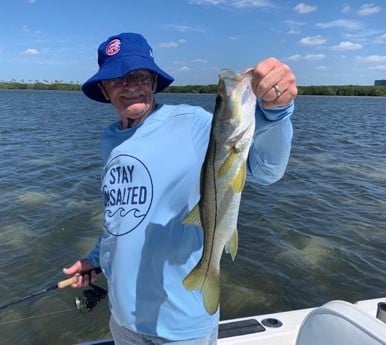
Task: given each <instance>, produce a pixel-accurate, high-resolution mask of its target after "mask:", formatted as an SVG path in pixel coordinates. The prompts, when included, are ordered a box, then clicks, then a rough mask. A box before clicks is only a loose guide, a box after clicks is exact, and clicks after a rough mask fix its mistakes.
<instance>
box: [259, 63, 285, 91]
mask: <svg viewBox="0 0 386 345" xmlns="http://www.w3.org/2000/svg"><path fill="white" fill-rule="evenodd" d="M281 65H282V63H281V62H280V61H279V60H278V59H276V58H269V59H266V60H264V61H262V62H260V63H259V64H257V65H256V67H255V69H254V75H253V80H252V88H253V91H254V92H255V94H256V97H257V98H263V96H264V94H265V93H266V92H267V91H268V90H269V89H270V88H272V87H273V86H274V85H275V83H276V82H277V81H279V80H280V79H282V78H283V74H284V71H283V70H282V69H281V68H280V67H281Z"/></svg>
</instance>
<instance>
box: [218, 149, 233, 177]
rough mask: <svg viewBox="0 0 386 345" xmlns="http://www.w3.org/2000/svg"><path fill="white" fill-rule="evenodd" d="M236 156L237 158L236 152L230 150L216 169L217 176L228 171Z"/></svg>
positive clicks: (223, 174)
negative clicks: (217, 169)
mask: <svg viewBox="0 0 386 345" xmlns="http://www.w3.org/2000/svg"><path fill="white" fill-rule="evenodd" d="M236 158H237V153H236V152H234V151H231V152H230V153H229V155H228V157H227V158H226V159H225V161H224V163H223V164H222V165H221V167H220V169H219V171H218V176H225V175H226V173H227V172H228V171H229V169H230V168H231V167H232V165H233V163H234V162H235V160H236Z"/></svg>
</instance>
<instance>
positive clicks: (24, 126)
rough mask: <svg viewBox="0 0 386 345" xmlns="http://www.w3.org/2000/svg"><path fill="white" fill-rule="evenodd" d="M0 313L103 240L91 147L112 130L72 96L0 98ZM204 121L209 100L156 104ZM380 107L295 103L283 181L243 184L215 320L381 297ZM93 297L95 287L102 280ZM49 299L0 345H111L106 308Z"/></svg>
mask: <svg viewBox="0 0 386 345" xmlns="http://www.w3.org/2000/svg"><path fill="white" fill-rule="evenodd" d="M0 99H1V102H0V123H1V127H0V140H1V148H0V150H1V151H0V193H1V198H0V252H1V256H0V265H1V270H0V305H1V304H3V303H7V302H9V301H10V300H12V299H14V298H18V297H22V296H25V295H28V294H30V293H32V292H34V291H37V290H40V289H44V288H46V287H48V286H50V285H54V284H55V283H56V282H57V281H59V280H60V279H62V278H63V275H62V274H61V268H62V267H64V266H66V265H68V264H70V263H72V262H73V261H74V260H75V259H77V258H79V257H82V256H83V255H85V254H86V253H87V252H88V250H89V248H91V246H92V245H93V244H94V241H95V240H96V238H97V236H98V234H99V231H100V227H101V200H100V194H99V183H100V171H101V168H102V167H101V162H100V158H99V145H100V144H99V137H100V132H101V131H102V129H103V128H104V127H105V126H106V125H107V124H108V123H110V122H111V121H113V120H115V119H116V115H115V113H114V111H113V110H112V109H111V107H110V106H109V105H103V104H98V103H95V102H92V101H88V100H87V99H86V98H85V97H84V96H83V95H82V94H81V93H78V92H58V91H52V92H51V91H42V92H39V91H0ZM159 101H160V102H167V103H180V102H185V103H190V104H199V105H202V106H204V107H206V108H207V109H209V110H212V109H213V105H214V96H213V95H178V94H177V95H176V94H173V95H168V94H161V95H159ZM385 116H386V99H385V98H355V97H312V96H308V97H307V96H304V97H298V98H297V101H296V114H295V116H294V117H293V124H294V128H295V137H294V144H293V151H292V155H291V159H290V162H289V165H288V169H287V173H286V175H285V177H284V178H283V179H282V180H281V181H279V182H277V183H276V184H274V185H271V186H267V187H261V186H255V185H250V184H248V185H247V186H246V189H245V193H244V197H243V200H242V205H241V211H240V222H239V234H240V235H239V236H240V239H239V242H240V243H239V252H238V256H237V258H236V261H235V262H234V263H232V262H231V260H230V259H229V257H228V256H223V260H222V314H221V316H222V318H230V317H241V316H247V315H253V314H261V313H269V312H275V311H283V310H289V309H293V308H304V307H312V306H317V305H320V304H323V303H324V302H326V301H328V300H330V299H345V300H349V301H355V300H359V299H367V298H375V297H382V296H385V295H386V293H385V285H386V278H385V271H386V250H385V249H386V233H385V229H386V226H385V225H386V213H385V210H386V196H385V191H386V174H385V171H386V152H385V149H384V148H385V140H386V139H385V138H386V129H385V127H386V126H385V124H386V121H385ZM99 282H100V285H101V286H105V282H104V280H103V279H99ZM80 294H81V290H78V289H65V290H56V291H52V292H49V293H46V294H44V295H42V296H40V297H36V298H34V299H31V300H29V301H28V302H25V303H22V304H18V305H16V306H13V307H10V308H7V309H5V310H1V311H0V344H22V345H24V344H28V345H29V344H43V345H46V344H63V345H67V344H68V345H70V344H73V343H77V342H81V341H86V340H91V339H96V338H102V337H108V336H109V331H108V326H107V324H108V308H107V303H106V300H104V301H102V303H100V304H99V305H98V306H97V307H96V308H95V309H94V311H92V312H90V313H81V312H79V311H77V310H76V308H75V306H74V302H73V301H74V297H75V296H78V295H80Z"/></svg>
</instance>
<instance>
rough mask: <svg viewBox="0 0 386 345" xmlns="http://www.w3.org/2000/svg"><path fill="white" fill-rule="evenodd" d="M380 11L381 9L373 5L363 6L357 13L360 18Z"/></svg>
mask: <svg viewBox="0 0 386 345" xmlns="http://www.w3.org/2000/svg"><path fill="white" fill-rule="evenodd" d="M380 11H381V7H379V6H377V5H374V4H364V5H362V7H361V8H360V9H359V11H358V12H357V13H358V15H360V16H369V15H371V14H375V13H378V12H380Z"/></svg>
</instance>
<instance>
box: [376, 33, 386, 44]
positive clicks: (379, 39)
mask: <svg viewBox="0 0 386 345" xmlns="http://www.w3.org/2000/svg"><path fill="white" fill-rule="evenodd" d="M376 41H377V42H378V43H386V32H385V33H383V34H382V35H380V36H378V37H377V39H376Z"/></svg>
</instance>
